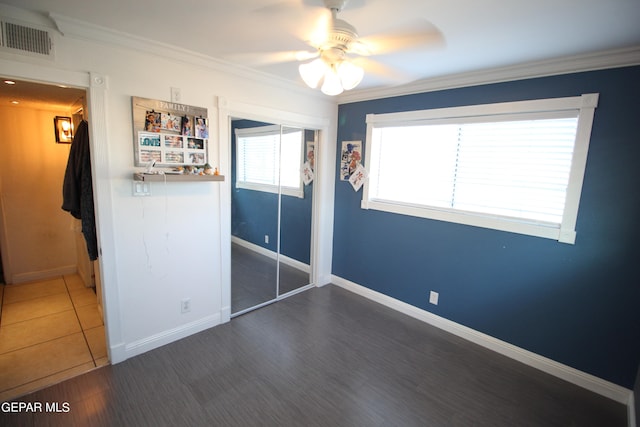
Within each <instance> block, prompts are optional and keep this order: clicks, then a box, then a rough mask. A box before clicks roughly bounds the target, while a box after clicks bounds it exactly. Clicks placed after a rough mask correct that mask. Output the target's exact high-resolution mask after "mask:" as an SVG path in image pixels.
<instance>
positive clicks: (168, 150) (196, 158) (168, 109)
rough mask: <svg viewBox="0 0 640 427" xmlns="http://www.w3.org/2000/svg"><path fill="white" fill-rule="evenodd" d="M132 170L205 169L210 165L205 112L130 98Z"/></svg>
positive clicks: (162, 102) (188, 107) (152, 100)
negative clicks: (137, 168)
mask: <svg viewBox="0 0 640 427" xmlns="http://www.w3.org/2000/svg"><path fill="white" fill-rule="evenodd" d="M131 103H132V111H133V124H134V157H135V166H145V165H147V164H149V163H151V162H155V165H156V166H160V167H179V166H204V165H205V164H207V163H208V161H209V156H208V141H209V119H208V117H207V109H206V108H200V107H194V106H190V105H184V104H177V103H174V102H166V101H159V100H154V99H147V98H140V97H135V96H134V97H131Z"/></svg>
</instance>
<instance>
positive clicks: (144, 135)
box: [138, 132, 160, 148]
mask: <svg viewBox="0 0 640 427" xmlns="http://www.w3.org/2000/svg"><path fill="white" fill-rule="evenodd" d="M138 146H139V147H158V148H160V134H157V133H149V132H139V133H138Z"/></svg>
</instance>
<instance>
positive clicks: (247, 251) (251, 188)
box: [231, 119, 317, 315]
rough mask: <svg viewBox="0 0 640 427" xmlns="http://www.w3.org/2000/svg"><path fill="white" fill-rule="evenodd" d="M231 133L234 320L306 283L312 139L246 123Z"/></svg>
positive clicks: (308, 134) (268, 125) (240, 122)
mask: <svg viewBox="0 0 640 427" xmlns="http://www.w3.org/2000/svg"><path fill="white" fill-rule="evenodd" d="M231 128H232V135H231V139H232V141H231V153H232V159H231V160H232V162H231V186H232V188H231V189H232V196H231V245H232V248H231V312H232V315H238V314H242V313H244V312H246V311H248V310H251V309H254V308H257V307H260V306H262V305H264V304H267V303H270V302H273V301H277V300H278V299H279V298H282V297H286V296H287V294H291V293H295V292H296V291H297V290H300V289H301V288H304V287H305V286H307V285H309V284H310V283H311V279H310V272H311V268H310V261H311V220H312V215H311V213H312V204H313V180H312V179H310V176H312V174H311V173H309V171H310V170H311V169H312V165H313V162H314V155H315V144H316V135H317V132H316V131H312V130H304V129H300V128H295V127H287V126H281V125H274V124H271V123H264V122H257V121H253V120H246V119H235V120H232V122H231ZM305 166H306V169H305ZM305 170H306V172H307V173H306V174H305V176H304V179H303V171H305Z"/></svg>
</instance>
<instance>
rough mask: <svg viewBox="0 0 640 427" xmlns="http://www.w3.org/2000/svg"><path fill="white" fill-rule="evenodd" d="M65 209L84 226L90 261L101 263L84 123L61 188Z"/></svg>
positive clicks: (86, 132)
mask: <svg viewBox="0 0 640 427" xmlns="http://www.w3.org/2000/svg"><path fill="white" fill-rule="evenodd" d="M62 209H63V210H65V211H67V212H69V213H71V215H73V217H74V218H77V219H79V220H80V221H81V223H82V234H83V235H84V239H85V241H86V242H87V252H88V253H89V259H90V260H91V261H94V260H96V259H98V241H97V235H96V220H95V211H94V206H93V183H92V180H91V156H90V153H89V125H88V123H87V122H86V121H85V120H83V121H82V122H80V124H79V125H78V129H76V133H75V136H74V137H73V143H72V144H71V150H70V151H69V161H68V162H67V169H66V171H65V174H64V182H63V185H62Z"/></svg>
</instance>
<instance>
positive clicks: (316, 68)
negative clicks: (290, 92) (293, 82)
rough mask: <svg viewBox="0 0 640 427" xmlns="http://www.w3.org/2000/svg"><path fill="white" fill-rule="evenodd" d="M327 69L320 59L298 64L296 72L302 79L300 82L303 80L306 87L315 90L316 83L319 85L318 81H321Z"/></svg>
mask: <svg viewBox="0 0 640 427" xmlns="http://www.w3.org/2000/svg"><path fill="white" fill-rule="evenodd" d="M327 68H328V67H327V64H325V63H324V61H323V60H322V59H320V58H318V59H315V60H313V61H311V62H308V63H306V64H300V66H299V67H298V71H299V72H300V77H302V80H304V82H305V83H306V84H307V86H309V87H310V88H313V89H315V88H316V87H318V83H320V79H322V76H323V75H324V74H325V71H327Z"/></svg>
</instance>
